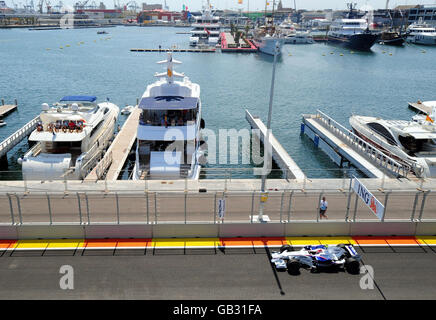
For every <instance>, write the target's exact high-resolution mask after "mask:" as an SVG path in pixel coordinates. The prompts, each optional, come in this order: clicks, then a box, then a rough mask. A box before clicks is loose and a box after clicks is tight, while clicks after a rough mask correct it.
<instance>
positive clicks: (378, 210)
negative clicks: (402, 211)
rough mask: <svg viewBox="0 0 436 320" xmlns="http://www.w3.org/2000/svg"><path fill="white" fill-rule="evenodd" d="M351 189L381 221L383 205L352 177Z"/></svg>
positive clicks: (383, 211)
mask: <svg viewBox="0 0 436 320" xmlns="http://www.w3.org/2000/svg"><path fill="white" fill-rule="evenodd" d="M352 188H353V190H354V192H355V193H356V194H357V195H358V196H359V198H360V199H362V201H363V202H364V203H365V204H366V205H367V206H368V208H370V209H371V211H372V212H373V213H374V214H375V215H376V216H377V218H379V219H380V220H382V219H383V217H384V214H385V207H384V205H382V203H381V202H380V201H378V200H377V198H376V197H374V195H373V194H372V193H371V192H369V191H368V189H367V188H366V187H365V186H364V185H363V184H362V183H361V182H360V181H359V179H357V178H356V177H353V182H352Z"/></svg>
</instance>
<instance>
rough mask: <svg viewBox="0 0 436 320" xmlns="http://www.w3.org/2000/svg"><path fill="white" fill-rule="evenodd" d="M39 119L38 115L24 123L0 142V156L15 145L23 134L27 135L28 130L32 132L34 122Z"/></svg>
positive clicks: (21, 138) (34, 126) (34, 125)
mask: <svg viewBox="0 0 436 320" xmlns="http://www.w3.org/2000/svg"><path fill="white" fill-rule="evenodd" d="M38 120H39V116H37V117H35V118H33V119H32V120H30V121H29V122H28V123H26V124H25V125H24V126H23V127H21V128H20V129H18V130H17V131H15V132H14V133H13V134H11V135H10V136H9V137H7V138H6V139H5V140H3V142H2V143H0V157H2V156H4V155H5V154H6V153H7V152H8V151H9V150H11V149H12V148H13V147H15V146H16V145H17V144H18V143H19V142H20V141H21V140H23V138H24V137H25V136H27V135H28V134H29V133H30V132H32V131H33V130H34V129H35V128H36V123H37V122H38Z"/></svg>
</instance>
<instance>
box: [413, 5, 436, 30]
mask: <svg viewBox="0 0 436 320" xmlns="http://www.w3.org/2000/svg"><path fill="white" fill-rule="evenodd" d="M420 19H422V21H423V22H425V23H428V24H432V25H436V5H420V6H418V8H411V9H409V15H408V23H409V24H411V23H414V22H418V21H419V20H420Z"/></svg>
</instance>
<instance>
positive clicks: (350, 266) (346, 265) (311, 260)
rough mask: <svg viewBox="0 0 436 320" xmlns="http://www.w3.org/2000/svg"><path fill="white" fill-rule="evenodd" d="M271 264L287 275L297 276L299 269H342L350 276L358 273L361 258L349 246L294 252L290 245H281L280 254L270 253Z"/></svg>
mask: <svg viewBox="0 0 436 320" xmlns="http://www.w3.org/2000/svg"><path fill="white" fill-rule="evenodd" d="M271 258H272V259H271V263H273V264H274V266H275V268H276V269H277V270H279V271H280V270H281V271H284V270H288V273H289V274H292V275H298V274H299V273H300V268H304V269H309V270H310V271H311V272H317V271H319V270H321V269H324V268H342V269H345V270H347V272H349V273H351V274H357V273H359V271H360V261H361V257H360V255H359V254H358V253H357V252H356V250H355V249H354V248H353V246H352V245H351V244H338V245H336V246H327V245H317V246H305V247H303V249H301V250H298V251H294V250H292V248H291V246H290V245H283V246H282V247H281V248H280V252H276V251H273V252H272V253H271Z"/></svg>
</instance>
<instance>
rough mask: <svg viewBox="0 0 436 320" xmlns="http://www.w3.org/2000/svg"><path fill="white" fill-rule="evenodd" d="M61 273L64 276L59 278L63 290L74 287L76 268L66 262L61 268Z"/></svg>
mask: <svg viewBox="0 0 436 320" xmlns="http://www.w3.org/2000/svg"><path fill="white" fill-rule="evenodd" d="M59 273H60V274H63V276H62V277H61V278H60V279H59V287H60V288H61V289H62V290H73V289H74V269H73V267H72V266H70V265H68V264H66V265H63V266H61V267H60V268H59Z"/></svg>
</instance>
